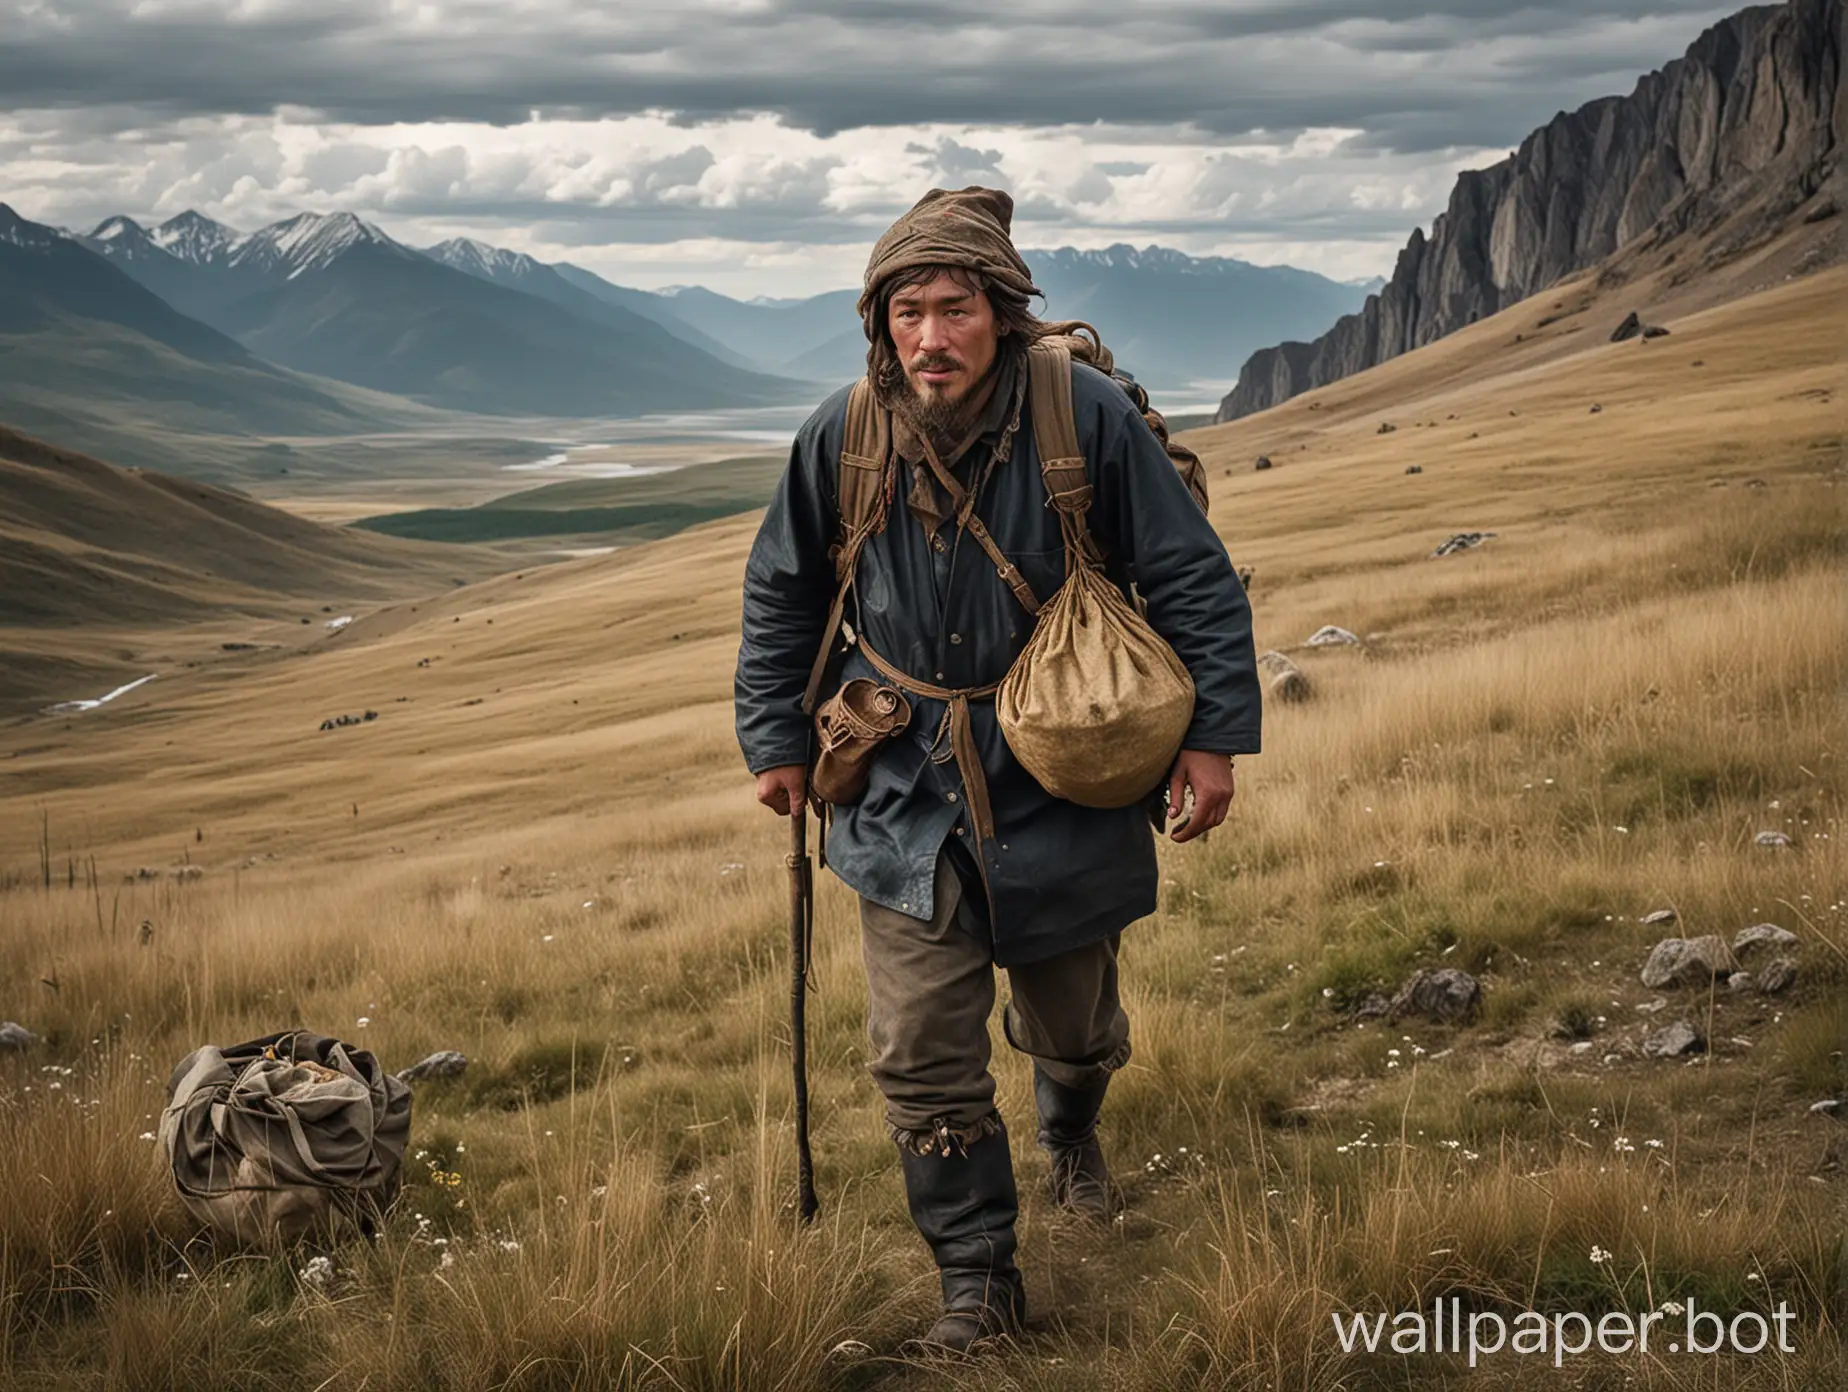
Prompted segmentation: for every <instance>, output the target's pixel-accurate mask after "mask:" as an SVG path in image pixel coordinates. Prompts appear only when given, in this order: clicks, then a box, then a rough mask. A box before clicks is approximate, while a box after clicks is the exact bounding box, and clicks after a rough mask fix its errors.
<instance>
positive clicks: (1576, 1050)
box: [1566, 1039, 1592, 1054]
mask: <svg viewBox="0 0 1848 1392" xmlns="http://www.w3.org/2000/svg"><path fill="white" fill-rule="evenodd" d="M1591 1050H1592V1042H1591V1040H1589V1039H1581V1040H1579V1042H1578V1043H1576V1044H1572V1045H1569V1046H1567V1049H1566V1052H1567V1053H1568V1054H1589V1053H1590V1052H1591Z"/></svg>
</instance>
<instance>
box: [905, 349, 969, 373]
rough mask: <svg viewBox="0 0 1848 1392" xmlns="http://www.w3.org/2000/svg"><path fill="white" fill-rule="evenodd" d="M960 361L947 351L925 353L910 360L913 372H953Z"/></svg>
mask: <svg viewBox="0 0 1848 1392" xmlns="http://www.w3.org/2000/svg"><path fill="white" fill-rule="evenodd" d="M961 366H962V362H961V361H960V360H959V359H957V358H953V357H951V356H950V355H949V354H948V353H925V354H923V355H922V356H920V357H915V358H913V359H912V360H911V370H912V371H913V372H954V371H955V370H956V369H957V368H959V367H961Z"/></svg>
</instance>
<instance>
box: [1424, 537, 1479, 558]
mask: <svg viewBox="0 0 1848 1392" xmlns="http://www.w3.org/2000/svg"><path fill="white" fill-rule="evenodd" d="M1494 536H1495V533H1494V532H1458V533H1457V534H1456V535H1454V536H1452V537H1450V538H1448V539H1447V540H1444V541H1440V542H1439V543H1438V544H1437V549H1436V550H1435V551H1433V552H1432V553H1431V555H1432V556H1433V557H1436V556H1454V555H1456V554H1457V552H1459V551H1473V550H1475V548H1476V547H1478V546H1480V545H1482V543H1483V542H1485V541H1489V540H1492V539H1493V538H1494Z"/></svg>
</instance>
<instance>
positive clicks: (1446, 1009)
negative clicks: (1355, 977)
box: [1389, 967, 1482, 1020]
mask: <svg viewBox="0 0 1848 1392" xmlns="http://www.w3.org/2000/svg"><path fill="white" fill-rule="evenodd" d="M1481 1001H1482V983H1480V982H1479V981H1477V980H1476V978H1475V977H1473V976H1471V975H1470V974H1469V973H1468V972H1466V971H1459V970H1457V968H1455V967H1439V968H1438V969H1437V970H1436V971H1429V970H1419V971H1416V972H1413V973H1412V974H1411V975H1410V976H1408V977H1407V978H1406V979H1405V984H1404V985H1403V986H1401V987H1400V988H1399V993H1398V994H1397V995H1396V996H1394V997H1393V998H1392V1008H1391V1010H1390V1012H1389V1013H1390V1014H1391V1015H1392V1016H1393V1018H1395V1019H1396V1018H1397V1017H1399V1016H1401V1015H1423V1016H1426V1017H1428V1018H1429V1019H1433V1020H1462V1019H1466V1018H1468V1017H1469V1016H1470V1015H1473V1014H1474V1013H1475V1011H1476V1007H1477V1005H1479V1004H1480V1003H1481Z"/></svg>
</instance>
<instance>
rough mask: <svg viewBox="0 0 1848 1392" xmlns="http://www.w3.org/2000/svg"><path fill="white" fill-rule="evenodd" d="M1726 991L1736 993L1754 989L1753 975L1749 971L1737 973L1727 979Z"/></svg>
mask: <svg viewBox="0 0 1848 1392" xmlns="http://www.w3.org/2000/svg"><path fill="white" fill-rule="evenodd" d="M1726 989H1727V990H1729V991H1732V992H1734V993H1739V992H1744V991H1749V990H1751V989H1752V974H1751V973H1750V972H1749V971H1736V972H1734V973H1733V974H1732V975H1731V976H1729V977H1727V978H1726Z"/></svg>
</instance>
